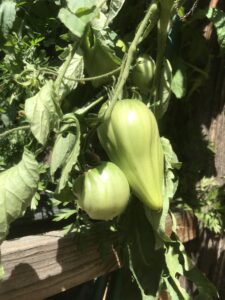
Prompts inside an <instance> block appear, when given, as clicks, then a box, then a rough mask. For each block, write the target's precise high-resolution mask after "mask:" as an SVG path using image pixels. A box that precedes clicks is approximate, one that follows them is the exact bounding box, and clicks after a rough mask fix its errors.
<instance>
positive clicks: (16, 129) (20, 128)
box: [0, 125, 30, 139]
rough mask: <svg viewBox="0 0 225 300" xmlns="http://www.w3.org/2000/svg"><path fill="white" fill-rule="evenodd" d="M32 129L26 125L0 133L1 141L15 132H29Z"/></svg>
mask: <svg viewBox="0 0 225 300" xmlns="http://www.w3.org/2000/svg"><path fill="white" fill-rule="evenodd" d="M29 128H30V125H24V126H20V127H16V128H12V129H9V130H7V131H5V132H3V133H0V139H1V138H5V137H6V136H7V135H9V134H11V133H13V132H15V131H19V130H27V129H29Z"/></svg>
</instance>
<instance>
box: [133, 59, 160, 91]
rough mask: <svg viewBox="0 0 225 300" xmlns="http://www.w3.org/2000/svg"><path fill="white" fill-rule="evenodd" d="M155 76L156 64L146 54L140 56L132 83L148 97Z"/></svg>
mask: <svg viewBox="0 0 225 300" xmlns="http://www.w3.org/2000/svg"><path fill="white" fill-rule="evenodd" d="M154 74H155V62H154V60H153V59H152V58H151V56H148V55H146V54H144V55H142V56H139V57H138V59H137V61H136V65H135V67H134V69H133V71H132V73H131V82H132V84H134V85H135V86H136V87H138V88H139V90H140V92H141V93H142V94H144V95H146V94H147V93H148V92H149V91H150V90H151V88H152V84H153V79H154Z"/></svg>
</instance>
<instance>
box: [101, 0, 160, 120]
mask: <svg viewBox="0 0 225 300" xmlns="http://www.w3.org/2000/svg"><path fill="white" fill-rule="evenodd" d="M158 15H159V9H158V1H156V0H154V1H153V2H152V3H151V4H150V6H149V8H148V10H147V13H146V15H145V17H144V19H143V20H142V21H141V23H140V25H139V27H138V29H137V32H136V34H135V37H134V39H133V41H132V43H131V45H130V47H129V49H128V52H127V53H126V54H125V56H124V58H123V62H122V66H121V71H120V75H119V78H118V81H117V84H116V86H115V89H114V91H113V95H112V97H111V99H110V104H109V108H108V109H107V111H106V113H105V116H104V118H105V119H107V118H109V117H110V115H111V112H112V110H113V107H114V105H115V103H116V101H117V100H118V99H119V98H120V96H121V94H122V91H123V87H124V85H125V83H126V81H127V78H128V76H129V72H130V67H131V64H132V61H133V58H134V54H135V52H136V50H137V46H138V45H139V43H140V42H141V41H142V37H143V35H144V33H145V31H146V28H147V27H148V28H150V29H151V30H152V29H153V28H154V26H155V25H156V24H157V21H158ZM151 23H152V24H151ZM150 24H151V25H152V26H150V27H149V25H150Z"/></svg>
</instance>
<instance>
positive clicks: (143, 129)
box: [98, 99, 164, 210]
mask: <svg viewBox="0 0 225 300" xmlns="http://www.w3.org/2000/svg"><path fill="white" fill-rule="evenodd" d="M98 137H99V140H100V143H101V145H102V146H103V148H104V149H105V151H106V153H107V154H108V156H109V158H110V160H111V161H112V162H114V163H115V164H116V165H117V166H118V167H119V168H120V169H121V170H122V171H123V172H124V174H125V175H126V177H127V179H128V182H129V184H130V186H131V188H132V189H133V192H134V194H135V195H136V196H137V197H138V198H139V199H140V200H141V201H143V202H144V203H145V204H146V205H147V206H148V207H149V208H151V209H153V210H160V209H162V205H163V201H162V188H163V172H164V171H163V169H164V156H163V150H162V145H161V141H160V136H159V131H158V126H157V122H156V119H155V117H154V115H153V113H152V112H151V111H150V110H149V109H148V107H147V106H146V105H145V104H144V103H143V102H141V101H139V100H134V99H133V100H128V99H126V100H119V101H117V103H116V104H115V106H114V108H113V111H112V113H111V116H110V117H109V119H108V120H106V121H104V122H103V123H102V124H101V125H100V126H99V128H98Z"/></svg>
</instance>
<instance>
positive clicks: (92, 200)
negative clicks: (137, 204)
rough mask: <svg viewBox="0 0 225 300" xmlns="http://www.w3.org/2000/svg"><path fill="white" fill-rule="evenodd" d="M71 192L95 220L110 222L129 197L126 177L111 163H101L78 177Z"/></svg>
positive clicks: (121, 210)
mask: <svg viewBox="0 0 225 300" xmlns="http://www.w3.org/2000/svg"><path fill="white" fill-rule="evenodd" d="M73 191H74V194H75V195H76V197H77V199H78V203H79V205H80V207H81V208H82V209H83V210H84V211H86V213H87V214H88V215H89V217H90V218H92V219H95V220H111V219H112V218H114V217H116V216H118V215H120V214H121V213H122V212H123V211H124V210H125V208H126V206H127V204H128V201H129V196H130V188H129V183H128V181H127V178H126V176H125V175H124V173H123V172H122V171H121V170H120V169H119V167H117V166H116V165H115V164H113V163H111V162H103V163H102V164H101V165H99V166H98V167H96V168H93V169H90V170H89V171H87V172H86V173H85V174H84V175H81V176H79V177H78V178H77V179H76V181H75V183H74V187H73Z"/></svg>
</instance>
